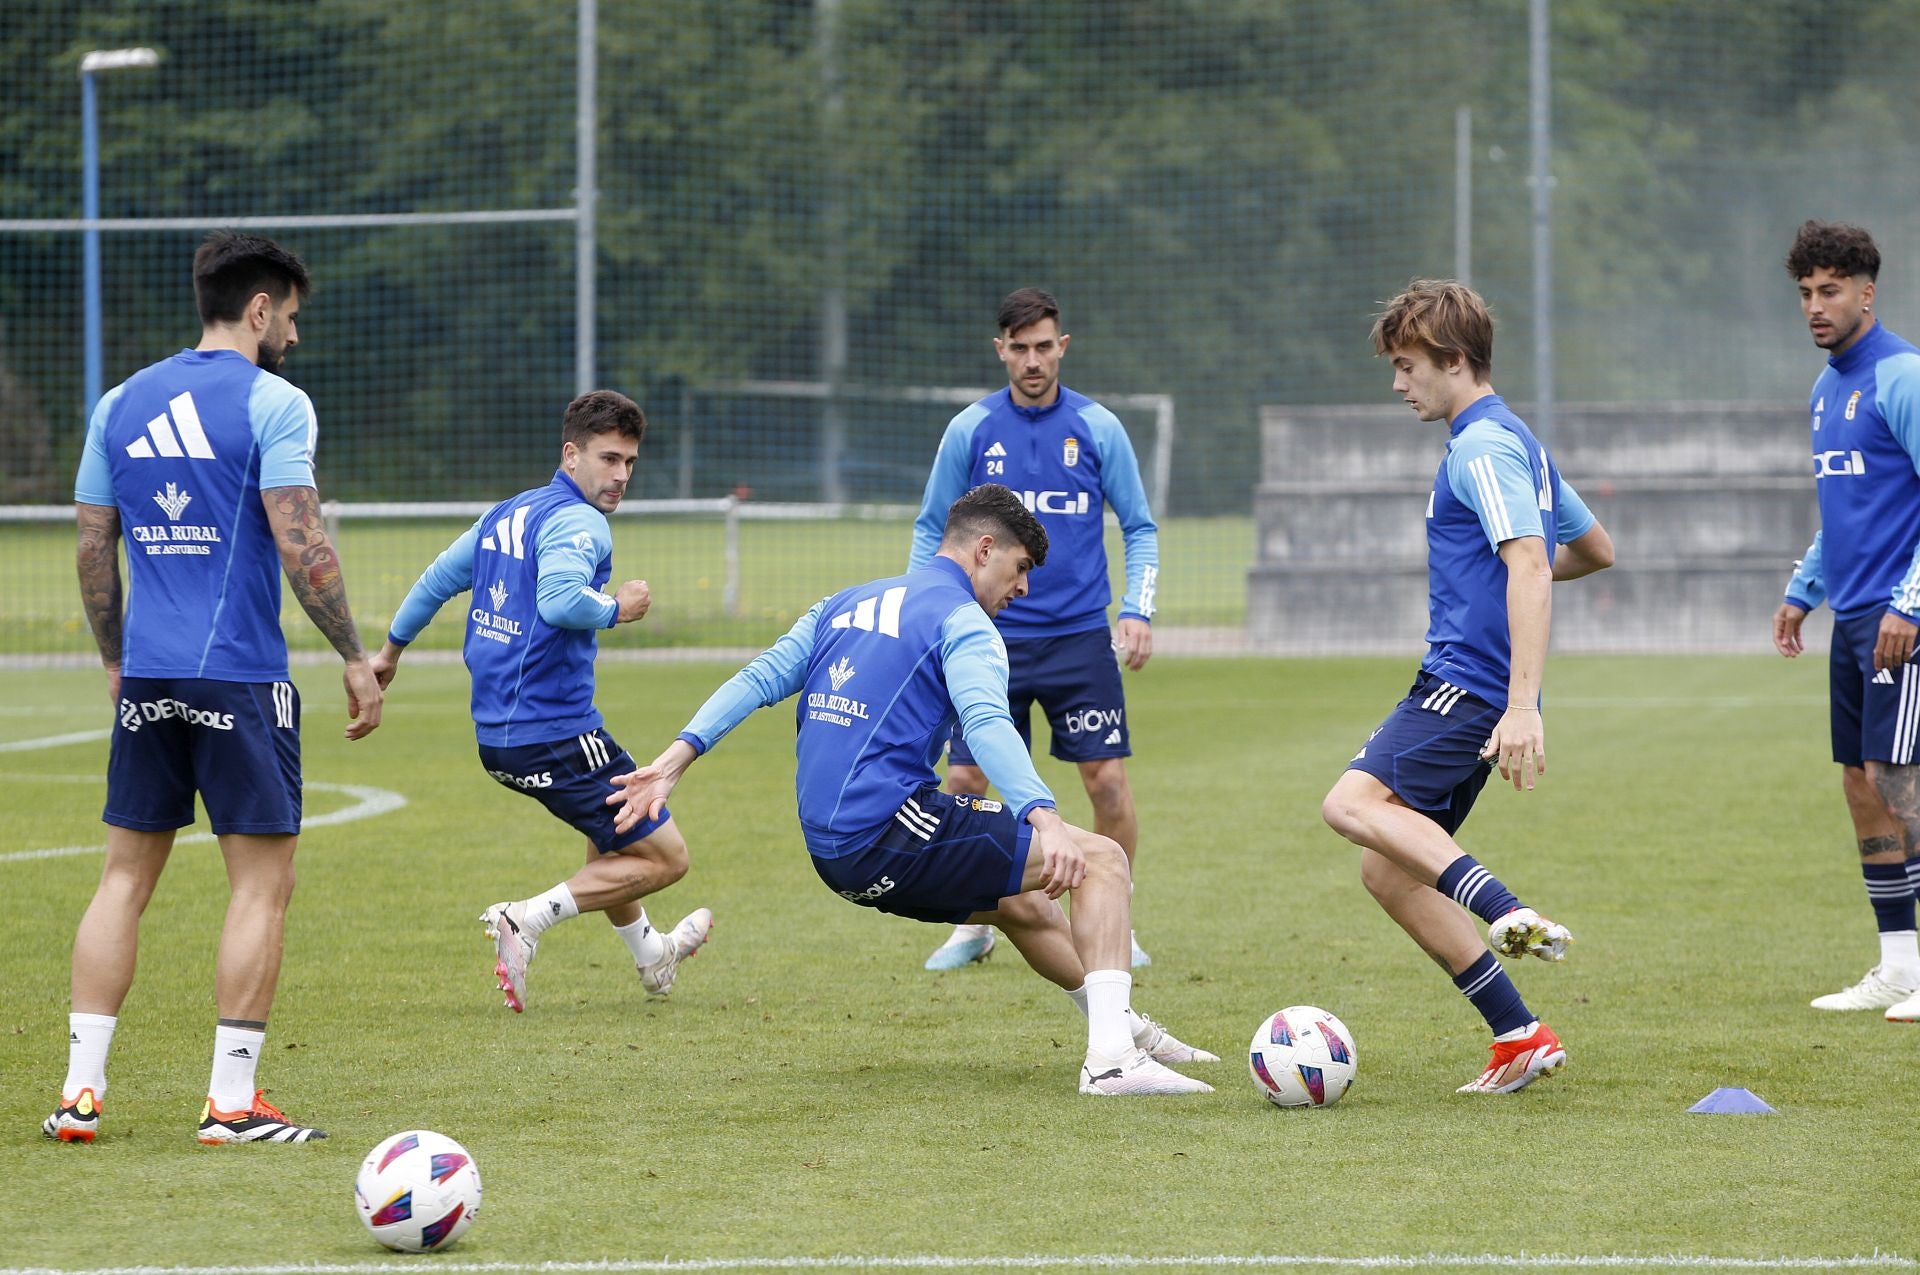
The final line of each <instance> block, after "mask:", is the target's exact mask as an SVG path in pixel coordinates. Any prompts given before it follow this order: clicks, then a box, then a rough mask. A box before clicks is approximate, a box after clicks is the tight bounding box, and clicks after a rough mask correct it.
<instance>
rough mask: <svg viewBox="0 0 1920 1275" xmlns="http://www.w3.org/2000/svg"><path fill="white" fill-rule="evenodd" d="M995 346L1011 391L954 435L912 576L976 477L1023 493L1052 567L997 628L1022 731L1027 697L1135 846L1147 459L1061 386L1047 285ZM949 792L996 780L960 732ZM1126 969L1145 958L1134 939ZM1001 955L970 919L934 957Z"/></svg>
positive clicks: (1113, 830) (983, 403)
mask: <svg viewBox="0 0 1920 1275" xmlns="http://www.w3.org/2000/svg"><path fill="white" fill-rule="evenodd" d="M999 325H1000V335H999V336H997V337H995V338H994V342H993V348H994V350H995V351H996V352H997V353H998V354H999V356H1000V361H1001V362H1002V363H1004V364H1005V365H1006V369H1007V388H1006V389H1004V390H1000V391H998V392H997V393H994V394H989V395H988V396H987V397H986V398H983V399H981V400H980V401H979V402H978V403H975V404H974V405H973V406H971V407H969V408H967V410H966V411H964V412H961V413H960V414H959V415H958V416H956V417H954V418H953V420H952V421H951V422H950V423H949V424H948V425H947V432H946V433H945V434H944V435H942V436H941V439H940V450H939V453H938V454H937V455H936V456H935V457H934V461H933V472H932V473H930V474H929V475H928V476H927V490H926V495H925V498H924V499H923V500H922V501H921V504H920V516H919V517H918V518H916V519H915V520H914V524H913V552H912V555H911V556H910V557H909V559H908V563H907V566H908V569H909V570H917V569H919V568H920V567H924V566H926V565H927V563H928V562H930V561H932V559H933V555H934V550H935V549H936V548H938V547H939V544H940V537H941V534H942V531H943V528H944V524H945V520H946V516H947V507H948V506H949V505H951V504H952V503H953V502H954V501H955V500H956V499H958V498H959V496H960V494H961V493H962V492H964V491H966V490H967V489H968V488H969V487H972V486H974V485H975V484H977V483H1000V484H1002V485H1003V486H1006V487H1010V488H1012V489H1013V490H1014V491H1016V492H1019V493H1020V497H1021V499H1022V500H1023V501H1024V502H1025V503H1026V505H1027V507H1028V508H1029V509H1031V510H1032V511H1033V512H1034V514H1035V515H1037V516H1038V517H1039V519H1040V525H1041V526H1043V527H1045V528H1046V529H1047V536H1048V537H1049V539H1050V540H1051V541H1052V544H1053V561H1052V562H1051V563H1050V564H1049V565H1047V566H1045V567H1042V568H1038V569H1036V570H1035V571H1034V573H1033V582H1032V592H1031V593H1029V594H1028V595H1027V596H1026V597H1024V598H1019V599H1016V600H1015V601H1014V602H1012V603H1011V604H1010V605H1009V606H1008V607H1007V609H1006V610H1004V611H1002V612H1001V613H1000V615H999V616H998V617H997V618H996V620H995V621H994V622H995V624H996V625H997V626H998V627H999V630H1000V634H1001V637H1002V638H1004V639H1005V641H1006V647H1007V664H1008V667H1009V668H1010V669H1011V675H1010V677H1011V680H1010V681H1009V683H1008V688H1007V691H1008V698H1009V701H1010V707H1011V710H1012V713H1013V724H1014V726H1015V727H1016V728H1017V729H1018V730H1019V731H1020V738H1021V739H1023V740H1025V741H1027V743H1028V745H1029V746H1031V744H1032V740H1033V725H1032V721H1031V718H1032V713H1033V702H1034V700H1036V699H1038V700H1039V701H1040V709H1041V711H1042V712H1044V713H1046V715H1047V721H1048V723H1049V724H1050V725H1051V727H1052V730H1053V744H1052V747H1051V749H1050V751H1051V752H1052V753H1053V755H1054V756H1055V757H1058V758H1059V759H1060V760H1062V761H1070V762H1073V763H1074V764H1075V765H1076V766H1078V767H1079V769H1080V781H1081V783H1083V784H1084V785H1086V789H1087V797H1088V799H1089V800H1090V801H1091V802H1092V803H1093V828H1094V831H1095V832H1098V833H1100V834H1101V835H1102V836H1107V837H1112V838H1113V839H1114V840H1115V841H1117V842H1119V843H1120V848H1121V849H1122V850H1124V851H1125V852H1126V855H1127V863H1128V865H1129V867H1131V865H1132V864H1133V863H1134V851H1135V849H1136V847H1137V845H1138V842H1139V835H1140V825H1139V821H1138V819H1137V817H1136V815H1135V813H1134V806H1133V789H1132V787H1131V786H1130V785H1129V784H1128V782H1127V763H1126V759H1127V758H1128V757H1130V756H1132V755H1133V747H1132V743H1131V735H1130V731H1129V728H1128V725H1127V694H1126V690H1125V688H1124V687H1123V686H1122V685H1121V681H1120V667H1119V664H1118V663H1117V662H1116V661H1115V653H1116V652H1118V654H1119V658H1120V659H1122V660H1125V661H1126V664H1127V667H1128V668H1129V669H1132V670H1134V671H1135V672H1138V671H1139V670H1140V669H1142V668H1144V667H1145V666H1146V663H1147V660H1148V659H1149V658H1150V657H1151V656H1152V655H1153V627H1152V625H1151V624H1150V623H1149V621H1150V620H1151V619H1152V618H1153V595H1154V589H1155V587H1156V585H1157V582H1158V578H1159V574H1160V539H1159V536H1160V533H1159V530H1158V529H1157V528H1156V527H1155V526H1154V522H1153V515H1152V513H1150V512H1149V511H1148V509H1147V493H1146V489H1145V488H1144V487H1142V486H1141V484H1140V464H1139V462H1138V461H1137V460H1135V459H1134V455H1133V444H1132V443H1131V442H1130V441H1128V439H1127V431H1126V428H1125V427H1124V426H1123V425H1121V424H1120V421H1119V418H1118V417H1116V416H1114V414H1113V413H1112V412H1109V411H1108V410H1107V409H1106V408H1104V407H1102V406H1100V404H1098V403H1096V402H1094V401H1093V400H1092V399H1090V398H1088V397H1087V396H1086V395H1084V394H1076V393H1074V392H1073V391H1072V390H1070V389H1068V388H1067V387H1066V386H1064V385H1062V384H1060V359H1061V357H1062V356H1063V355H1065V354H1066V352H1067V342H1068V341H1070V340H1071V339H1072V338H1071V337H1070V336H1068V334H1067V333H1065V332H1063V331H1062V330H1061V328H1060V307H1059V305H1058V303H1056V302H1055V301H1054V299H1053V297H1052V296H1050V295H1049V294H1047V293H1045V292H1042V291H1041V290H1040V289H1038V288H1021V289H1020V290H1019V291H1017V292H1014V293H1011V294H1009V295H1008V297H1007V299H1006V300H1004V301H1002V302H1001V303H1000V313H999ZM1108 505H1112V506H1113V512H1114V514H1115V515H1116V516H1117V517H1118V518H1119V519H1120V530H1121V534H1122V536H1123V538H1124V539H1123V543H1124V545H1125V548H1126V556H1127V592H1126V596H1125V597H1123V598H1121V600H1120V618H1119V620H1118V622H1117V623H1116V624H1115V626H1114V629H1113V631H1112V632H1111V634H1110V633H1109V631H1108V629H1107V603H1108V601H1109V600H1110V599H1111V597H1112V589H1111V587H1110V586H1109V585H1108V583H1107V546H1106V529H1105V522H1106V507H1107V506H1108ZM947 760H948V763H949V764H948V767H947V788H948V789H949V790H950V791H952V792H956V793H970V794H973V795H976V796H978V795H981V794H984V793H985V792H986V791H987V776H986V774H985V773H984V772H983V771H982V769H981V767H980V766H979V765H978V764H977V763H976V762H975V760H974V754H973V751H972V747H971V741H970V740H967V739H964V738H962V737H961V736H960V735H955V736H954V737H953V742H952V745H951V747H950V750H949V753H948V758H947ZM1128 946H1129V947H1130V949H1131V960H1132V963H1133V964H1134V965H1136V966H1138V965H1147V964H1150V963H1151V962H1150V960H1149V958H1148V956H1147V954H1146V953H1145V952H1144V951H1142V950H1141V948H1140V943H1139V941H1138V940H1137V939H1135V938H1133V937H1132V935H1131V934H1129V936H1128ZM992 950H993V930H992V928H991V927H989V926H985V925H962V926H959V927H958V928H956V929H955V930H954V931H953V933H952V934H951V935H949V936H948V938H947V941H946V942H945V943H943V944H942V945H941V946H940V947H939V948H937V949H935V951H934V953H933V955H932V956H930V957H928V958H927V963H926V964H927V968H928V969H930V970H950V969H960V968H962V967H963V966H965V965H967V964H968V963H969V962H972V961H978V960H984V959H985V958H986V955H987V953H988V952H990V951H992Z"/></svg>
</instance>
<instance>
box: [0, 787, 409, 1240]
mask: <svg viewBox="0 0 1920 1275" xmlns="http://www.w3.org/2000/svg"><path fill="white" fill-rule="evenodd" d="M305 787H306V789H307V791H309V792H338V793H345V794H346V795H347V796H349V797H352V798H353V799H354V804H353V805H351V806H347V807H344V808H343V809H340V810H334V811H330V812H329V813H327V814H324V815H314V816H313V817H312V818H310V819H302V820H301V821H300V831H301V832H302V833H303V834H304V833H307V832H310V831H312V830H313V829H315V828H325V827H328V826H329V825H332V824H336V823H352V822H353V821H354V820H356V819H371V818H373V817H374V816H375V815H384V814H388V813H390V812H392V811H395V810H398V809H400V807H402V806H404V805H406V804H407V799H406V798H405V797H402V796H401V795H400V794H399V793H397V792H389V791H387V790H386V789H385V788H370V787H367V786H366V785H364V784H326V783H321V782H320V781H319V780H316V779H309V780H308V781H307V782H306V784H305ZM213 840H216V838H215V837H214V835H213V834H212V833H211V832H194V833H189V834H188V835H186V836H184V837H179V838H177V839H175V841H174V843H173V844H174V845H176V846H188V845H197V844H199V843H202V842H207V841H213ZM105 849H106V847H105V846H54V847H52V848H51V849H47V850H14V851H11V852H9V853H7V854H0V863H17V862H19V861H21V860H23V859H65V858H69V857H71V856H73V855H79V854H99V853H100V852H102V851H103V850H105ZM130 1269H131V1268H130ZM150 1269H154V1270H158V1269H160V1268H158V1267H154V1268H150ZM180 1269H182V1270H189V1269H195V1268H189V1267H181V1268H180ZM209 1269H211V1268H209ZM300 1269H306V1268H300ZM313 1269H316V1270H317V1269H319V1268H318V1267H315V1268H313ZM0 1275H4V1272H0Z"/></svg>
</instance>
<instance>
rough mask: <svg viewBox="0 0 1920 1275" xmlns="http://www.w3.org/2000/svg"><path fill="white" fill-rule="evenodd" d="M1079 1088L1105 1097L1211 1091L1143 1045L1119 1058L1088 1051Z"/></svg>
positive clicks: (1084, 1091)
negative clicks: (1153, 1056)
mask: <svg viewBox="0 0 1920 1275" xmlns="http://www.w3.org/2000/svg"><path fill="white" fill-rule="evenodd" d="M1080 1092H1081V1093H1085V1094H1096V1095H1098V1096H1100V1097H1105V1098H1122V1097H1128V1098H1131V1097H1150V1096H1155V1095H1160V1094H1177V1093H1212V1092H1213V1086H1212V1085H1210V1084H1208V1083H1206V1082H1205V1081H1203V1080H1195V1079H1193V1078H1192V1077H1190V1076H1183V1075H1181V1074H1180V1073H1179V1072H1177V1071H1174V1070H1172V1069H1171V1068H1169V1067H1166V1066H1163V1065H1162V1064H1160V1063H1157V1062H1155V1061H1154V1060H1153V1059H1151V1058H1149V1057H1148V1056H1147V1052H1146V1051H1145V1050H1144V1049H1137V1048H1136V1049H1132V1050H1129V1051H1128V1052H1127V1056H1126V1057H1125V1058H1122V1059H1120V1060H1119V1061H1117V1062H1116V1061H1114V1060H1111V1059H1104V1058H1095V1057H1094V1056H1093V1055H1092V1054H1088V1055H1087V1061H1086V1062H1085V1063H1084V1064H1083V1065H1082V1066H1081V1068H1080Z"/></svg>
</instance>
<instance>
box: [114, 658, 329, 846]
mask: <svg viewBox="0 0 1920 1275" xmlns="http://www.w3.org/2000/svg"><path fill="white" fill-rule="evenodd" d="M196 792H197V793H199V795H200V804H201V805H202V806H203V807H205V808H206V812H207V822H208V823H209V824H211V825H212V826H213V831H214V833H215V834H216V835H220V836H224V835H226V834H228V833H239V834H243V835H248V836H291V835H293V834H295V833H297V832H299V831H300V692H298V691H297V690H295V689H294V687H293V683H292V682H217V681H213V680H211V679H208V678H201V677H125V678H122V679H120V708H119V715H118V716H117V717H116V719H115V721H114V725H113V742H112V745H111V751H110V752H109V754H108V760H107V805H106V809H105V810H104V811H102V812H101V815H100V818H101V819H102V820H103V821H104V822H106V823H109V824H112V825H113V826H114V827H116V828H132V829H135V830H136V831H139V832H166V831H170V830H172V829H174V828H184V827H186V826H187V825H188V824H190V823H192V822H193V798H194V794H195V793H196Z"/></svg>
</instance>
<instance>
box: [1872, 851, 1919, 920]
mask: <svg viewBox="0 0 1920 1275" xmlns="http://www.w3.org/2000/svg"><path fill="white" fill-rule="evenodd" d="M1908 862H1912V861H1911V860H1909V861H1908ZM1860 875H1861V876H1863V877H1865V878H1866V880H1867V901H1868V902H1869V903H1871V904H1873V919H1874V921H1875V922H1876V923H1877V924H1878V927H1879V930H1880V932H1881V933H1882V934H1885V933H1888V932H1889V931H1898V930H1911V929H1912V928H1913V923H1914V905H1913V883H1912V882H1911V881H1910V880H1908V878H1907V865H1906V864H1905V863H1863V864H1861V865H1860Z"/></svg>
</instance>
